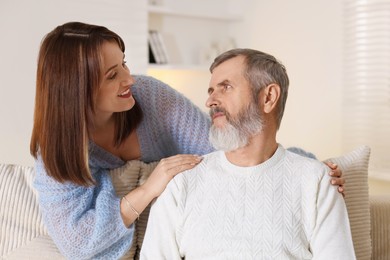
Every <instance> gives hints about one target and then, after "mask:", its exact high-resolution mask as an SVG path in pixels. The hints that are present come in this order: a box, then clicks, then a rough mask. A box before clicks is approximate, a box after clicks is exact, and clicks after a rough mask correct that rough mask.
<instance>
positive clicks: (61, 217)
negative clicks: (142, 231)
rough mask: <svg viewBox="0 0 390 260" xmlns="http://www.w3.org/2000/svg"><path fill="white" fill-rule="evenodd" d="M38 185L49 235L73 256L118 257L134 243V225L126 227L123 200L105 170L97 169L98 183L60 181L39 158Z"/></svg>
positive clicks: (64, 253)
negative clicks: (122, 208)
mask: <svg viewBox="0 0 390 260" xmlns="http://www.w3.org/2000/svg"><path fill="white" fill-rule="evenodd" d="M35 169H36V177H35V180H34V187H35V188H36V190H37V191H38V197H39V205H40V210H41V212H42V217H43V220H44V223H45V225H46V228H47V230H48V233H49V235H50V236H51V237H52V239H53V241H54V242H55V244H56V245H57V247H58V249H59V250H60V252H61V253H62V254H63V255H64V256H66V257H67V258H69V259H91V258H93V259H107V258H110V259H114V258H115V259H117V258H119V257H121V256H122V255H123V254H124V253H125V252H126V251H127V250H128V249H129V248H130V246H131V242H132V237H133V233H134V228H133V226H131V227H130V228H126V227H125V225H124V223H123V221H122V218H121V215H120V201H119V198H117V197H116V196H115V191H114V188H113V186H112V183H111V181H110V179H109V175H108V174H106V173H104V172H93V176H94V177H95V180H96V182H97V185H96V186H92V187H83V186H78V185H75V184H71V183H69V182H66V183H60V182H57V181H56V180H54V179H53V178H51V177H50V176H48V175H47V173H46V171H45V167H44V165H43V162H42V161H41V158H38V160H37V162H36V166H35Z"/></svg>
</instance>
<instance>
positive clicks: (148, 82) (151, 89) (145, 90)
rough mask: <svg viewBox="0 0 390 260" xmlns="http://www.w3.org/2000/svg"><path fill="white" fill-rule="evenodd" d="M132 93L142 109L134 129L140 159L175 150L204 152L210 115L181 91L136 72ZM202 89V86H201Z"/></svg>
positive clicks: (154, 157)
mask: <svg viewBox="0 0 390 260" xmlns="http://www.w3.org/2000/svg"><path fill="white" fill-rule="evenodd" d="M133 88H134V90H133V92H134V96H135V98H136V100H137V102H138V103H139V105H140V106H141V109H142V111H143V113H144V117H143V121H142V123H141V125H140V127H139V128H138V129H137V134H138V138H139V141H140V144H141V151H142V157H143V158H142V160H143V161H145V162H149V161H156V160H160V159H162V158H164V157H168V156H171V155H175V154H183V153H188V154H199V155H203V154H207V153H209V152H212V151H214V148H213V147H212V146H211V145H210V143H209V141H208V133H209V128H210V124H211V121H210V117H209V116H208V115H207V114H206V113H204V112H203V111H201V110H200V109H199V108H198V107H197V106H196V105H194V104H193V103H192V102H191V101H190V100H189V99H188V98H186V97H185V96H184V95H182V94H181V93H179V92H178V91H176V90H175V89H173V88H171V87H170V86H168V85H167V84H165V83H163V82H161V81H159V80H157V79H154V78H152V77H147V76H136V84H135V85H134V87H133ZM205 91H206V90H205Z"/></svg>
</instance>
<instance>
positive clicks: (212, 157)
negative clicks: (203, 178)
mask: <svg viewBox="0 0 390 260" xmlns="http://www.w3.org/2000/svg"><path fill="white" fill-rule="evenodd" d="M221 153H223V152H221V151H214V152H211V153H208V154H205V155H202V161H201V162H200V163H199V164H198V165H196V166H195V167H194V168H192V169H190V170H187V171H184V172H183V173H181V174H178V175H176V176H175V177H174V179H175V180H178V181H183V180H188V179H189V178H196V177H199V176H200V175H203V174H208V170H207V169H208V168H210V165H215V164H218V160H219V158H220V156H221Z"/></svg>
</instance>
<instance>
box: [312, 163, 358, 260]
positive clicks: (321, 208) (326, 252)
mask: <svg viewBox="0 0 390 260" xmlns="http://www.w3.org/2000/svg"><path fill="white" fill-rule="evenodd" d="M326 172H327V168H326V166H323V176H322V179H321V181H320V183H319V187H318V193H317V216H316V221H315V226H314V230H313V233H312V236H311V239H310V249H311V252H312V254H313V259H351V260H352V259H356V257H355V252H354V248H353V243H352V235H351V230H350V225H349V219H348V213H347V209H346V205H345V202H344V199H343V197H342V195H341V194H339V193H338V192H337V187H334V186H332V185H329V182H330V177H329V176H328V174H326Z"/></svg>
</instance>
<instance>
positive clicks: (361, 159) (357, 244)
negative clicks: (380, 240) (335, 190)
mask: <svg viewBox="0 0 390 260" xmlns="http://www.w3.org/2000/svg"><path fill="white" fill-rule="evenodd" d="M370 151H371V150H370V147H368V146H360V147H358V148H357V149H355V150H353V151H352V152H350V153H347V154H345V155H342V156H339V157H335V158H331V159H328V160H326V161H331V162H333V163H336V164H337V165H338V166H339V167H340V169H341V170H342V172H343V178H345V181H346V183H345V192H344V194H345V203H346V206H347V210H348V216H349V222H350V226H351V232H352V238H353V245H354V248H355V254H356V258H357V259H358V260H371V252H372V250H371V236H370V229H371V223H370V222H371V220H370V206H369V198H368V163H369V159H370Z"/></svg>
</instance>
